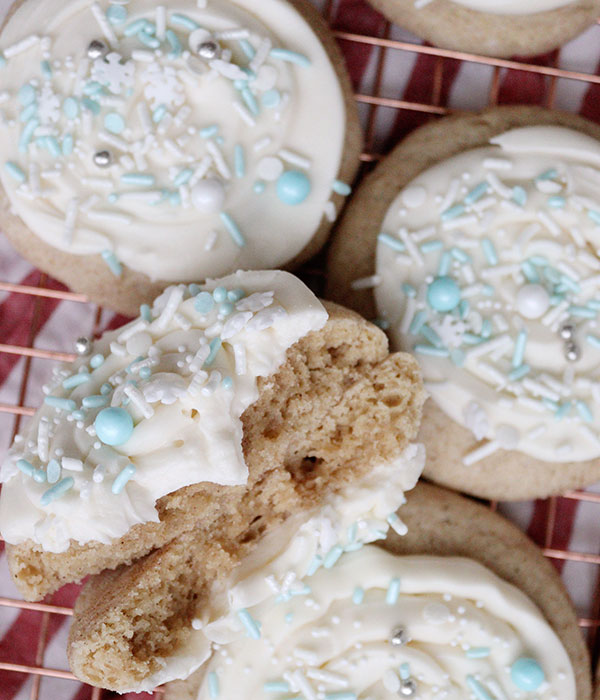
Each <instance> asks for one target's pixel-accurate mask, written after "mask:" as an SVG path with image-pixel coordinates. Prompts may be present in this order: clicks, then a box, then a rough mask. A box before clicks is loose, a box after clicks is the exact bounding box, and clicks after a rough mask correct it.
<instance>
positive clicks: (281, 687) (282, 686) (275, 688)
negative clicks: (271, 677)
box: [263, 681, 290, 693]
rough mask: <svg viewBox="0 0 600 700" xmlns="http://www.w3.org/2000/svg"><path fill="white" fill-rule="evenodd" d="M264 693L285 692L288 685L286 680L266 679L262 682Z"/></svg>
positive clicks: (287, 690)
mask: <svg viewBox="0 0 600 700" xmlns="http://www.w3.org/2000/svg"><path fill="white" fill-rule="evenodd" d="M263 690H264V691H265V693H287V692H289V690H290V685H289V683H288V682H287V681H267V682H266V683H264V684H263Z"/></svg>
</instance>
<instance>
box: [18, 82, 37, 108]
mask: <svg viewBox="0 0 600 700" xmlns="http://www.w3.org/2000/svg"><path fill="white" fill-rule="evenodd" d="M18 94H19V102H20V103H21V104H22V105H23V107H27V105H30V104H31V103H32V102H34V101H35V88H34V87H33V85H30V84H29V83H26V84H25V85H23V87H22V88H21V89H20V90H19V93H18Z"/></svg>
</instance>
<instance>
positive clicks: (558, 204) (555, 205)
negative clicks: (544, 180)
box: [547, 196, 567, 209]
mask: <svg viewBox="0 0 600 700" xmlns="http://www.w3.org/2000/svg"><path fill="white" fill-rule="evenodd" d="M547 204H548V206H549V207H550V208H551V209H564V207H565V205H566V204H567V200H566V199H565V198H564V197H560V196H554V197H548V201H547Z"/></svg>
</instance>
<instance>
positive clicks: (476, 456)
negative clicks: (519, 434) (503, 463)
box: [462, 440, 500, 467]
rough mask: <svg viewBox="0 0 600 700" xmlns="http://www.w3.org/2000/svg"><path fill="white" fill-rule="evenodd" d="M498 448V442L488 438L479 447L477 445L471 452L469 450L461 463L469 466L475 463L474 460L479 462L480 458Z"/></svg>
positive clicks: (487, 455) (491, 453)
mask: <svg viewBox="0 0 600 700" xmlns="http://www.w3.org/2000/svg"><path fill="white" fill-rule="evenodd" d="M499 449H500V444H499V443H498V442H496V440H490V441H489V442H486V443H485V444H484V445H482V446H481V447H477V448H476V449H474V450H473V451H472V452H469V454H467V455H465V456H464V457H463V460H462V461H463V464H464V465H465V466H466V467H470V466H471V465H472V464H475V462H479V461H481V460H482V459H485V458H486V457H489V456H490V455H493V454H494V452H497V451H498V450H499Z"/></svg>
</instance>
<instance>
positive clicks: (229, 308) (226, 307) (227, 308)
mask: <svg viewBox="0 0 600 700" xmlns="http://www.w3.org/2000/svg"><path fill="white" fill-rule="evenodd" d="M234 309H235V307H234V305H233V304H232V303H231V302H230V301H224V302H223V303H222V304H221V306H220V307H219V316H221V317H223V318H226V317H227V316H231V314H232V313H233V311H234Z"/></svg>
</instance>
